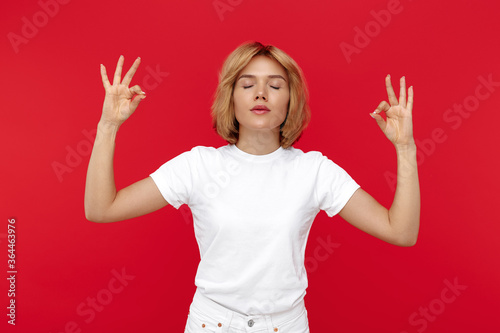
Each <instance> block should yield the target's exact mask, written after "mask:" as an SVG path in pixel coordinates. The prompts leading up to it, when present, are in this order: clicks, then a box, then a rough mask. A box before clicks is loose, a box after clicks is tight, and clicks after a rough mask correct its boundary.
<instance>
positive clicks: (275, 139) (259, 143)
mask: <svg viewBox="0 0 500 333" xmlns="http://www.w3.org/2000/svg"><path fill="white" fill-rule="evenodd" d="M280 146H281V145H280V131H279V127H277V128H274V129H272V130H269V129H267V130H253V129H248V128H245V127H240V131H239V138H238V142H236V147H238V148H239V149H240V150H242V151H244V152H245V153H248V154H252V155H266V154H270V153H272V152H274V151H276V150H277V149H278V148H279V147H280Z"/></svg>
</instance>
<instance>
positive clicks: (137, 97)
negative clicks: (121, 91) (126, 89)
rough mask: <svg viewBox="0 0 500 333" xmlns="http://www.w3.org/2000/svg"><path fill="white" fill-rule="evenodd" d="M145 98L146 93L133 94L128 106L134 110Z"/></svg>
mask: <svg viewBox="0 0 500 333" xmlns="http://www.w3.org/2000/svg"><path fill="white" fill-rule="evenodd" d="M145 98H146V95H145V94H138V95H135V96H134V97H133V99H132V102H130V108H131V109H132V110H135V109H137V107H138V106H139V103H140V102H141V101H142V100H143V99H145Z"/></svg>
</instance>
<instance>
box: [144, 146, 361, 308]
mask: <svg viewBox="0 0 500 333" xmlns="http://www.w3.org/2000/svg"><path fill="white" fill-rule="evenodd" d="M151 177H152V178H153V180H154V182H155V183H156V185H157V186H158V189H159V190H160V192H161V194H162V195H163V197H164V198H165V200H167V202H168V203H169V204H170V205H172V206H174V207H175V208H176V209H178V208H179V207H180V206H181V205H182V204H187V205H188V206H189V207H190V208H191V211H192V214H193V223H194V231H195V236H196V240H197V242H198V246H199V250H200V257H201V261H200V263H199V265H198V271H197V273H196V277H195V285H196V286H197V288H198V290H199V291H200V292H202V293H203V294H204V295H206V296H207V297H208V298H210V299H212V300H213V301H215V302H217V303H219V304H221V305H223V306H225V307H226V308H228V309H231V310H233V311H237V312H239V313H242V314H244V315H258V314H269V313H273V312H280V311H285V310H288V309H290V308H291V307H293V306H294V305H295V304H297V303H298V302H300V301H301V300H302V299H303V298H304V296H305V295H306V288H307V286H308V281H307V273H306V269H305V266H304V259H305V258H304V254H305V249H306V242H307V237H308V235H309V231H310V228H311V225H312V223H313V220H314V218H315V217H316V215H317V214H318V212H319V211H320V210H325V211H326V213H327V214H328V216H333V215H335V214H337V213H338V212H339V211H340V210H341V209H342V208H343V207H344V205H345V204H346V203H347V201H348V200H349V198H350V197H351V196H352V194H353V193H354V192H355V191H356V190H357V189H358V188H359V185H358V184H356V182H355V181H354V180H353V179H352V178H351V177H350V176H349V175H348V174H347V173H346V172H345V171H344V170H343V169H342V168H340V167H339V166H338V165H336V164H335V163H333V162H332V161H331V160H329V159H328V158H327V157H325V156H323V155H322V154H321V153H320V152H316V151H311V152H308V153H304V152H303V151H302V150H300V149H295V148H293V147H290V148H287V149H283V148H282V147H280V148H278V149H277V150H276V151H274V152H272V153H270V154H267V155H252V154H248V153H245V152H244V151H242V150H240V149H239V148H238V147H236V146H235V145H231V144H228V145H226V146H222V147H220V148H217V149H216V148H213V147H202V146H198V147H194V148H193V149H191V150H190V151H187V152H185V153H182V154H180V155H179V156H177V157H175V158H173V159H171V160H170V161H168V162H166V163H165V164H163V165H162V166H161V167H160V168H159V169H158V170H156V171H155V172H154V173H152V174H151Z"/></svg>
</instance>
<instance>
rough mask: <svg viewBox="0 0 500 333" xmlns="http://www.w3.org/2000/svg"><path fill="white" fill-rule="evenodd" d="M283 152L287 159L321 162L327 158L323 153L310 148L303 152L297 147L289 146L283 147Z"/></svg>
mask: <svg viewBox="0 0 500 333" xmlns="http://www.w3.org/2000/svg"><path fill="white" fill-rule="evenodd" d="M283 150H284V152H285V156H286V157H287V158H289V159H293V160H296V161H303V162H317V163H319V162H321V161H324V160H327V159H328V158H327V157H326V156H325V155H323V154H322V153H321V152H320V151H316V150H311V151H306V152H304V151H303V150H302V149H298V148H295V147H289V148H286V149H283Z"/></svg>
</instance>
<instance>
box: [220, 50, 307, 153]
mask: <svg viewBox="0 0 500 333" xmlns="http://www.w3.org/2000/svg"><path fill="white" fill-rule="evenodd" d="M257 55H264V56H267V57H269V58H271V59H274V60H276V61H277V62H279V63H280V64H281V66H283V68H284V69H285V71H286V73H287V74H288V79H289V89H290V101H289V103H288V112H287V116H286V119H285V121H284V122H283V123H282V124H281V126H280V144H281V146H282V147H283V148H288V147H290V146H291V145H293V144H294V143H295V142H296V141H297V140H299V138H300V136H301V135H302V131H303V130H304V129H305V128H306V127H307V125H308V124H309V120H310V119H311V111H310V109H309V93H308V89H307V84H306V81H305V78H304V75H303V73H302V70H301V69H300V67H299V66H298V65H297V63H296V62H295V61H294V60H293V59H292V58H291V57H290V56H289V55H288V54H286V53H285V52H283V51H282V50H280V49H278V48H277V47H275V46H272V45H266V46H265V45H263V44H261V43H259V42H247V43H244V44H242V45H240V46H239V47H238V48H236V50H234V51H233V52H232V53H231V54H230V55H229V56H228V57H227V59H226V61H225V62H224V65H223V66H222V70H221V72H220V75H219V84H218V86H217V90H216V91H215V98H214V102H213V104H212V122H213V127H214V129H215V130H216V131H217V133H218V134H219V135H220V136H221V137H222V138H223V139H224V140H226V141H227V142H229V143H231V144H235V143H236V142H237V141H238V135H239V131H238V130H239V123H238V121H237V120H236V116H235V114H234V101H233V92H234V85H235V82H236V79H237V77H238V74H239V73H240V72H241V70H242V69H243V68H245V66H246V65H248V63H249V62H250V60H252V58H253V57H255V56H257Z"/></svg>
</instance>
